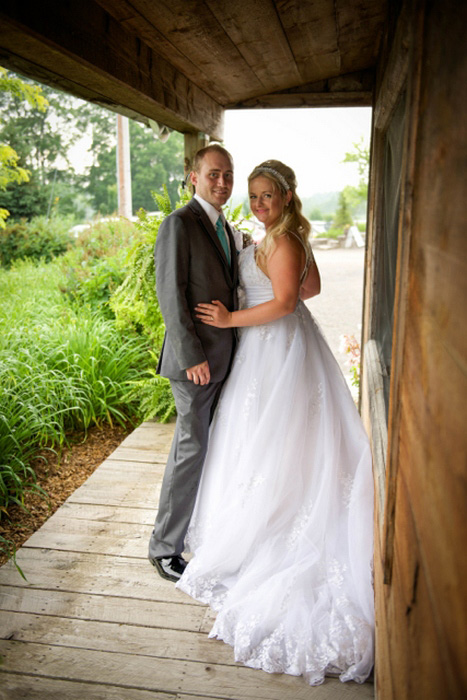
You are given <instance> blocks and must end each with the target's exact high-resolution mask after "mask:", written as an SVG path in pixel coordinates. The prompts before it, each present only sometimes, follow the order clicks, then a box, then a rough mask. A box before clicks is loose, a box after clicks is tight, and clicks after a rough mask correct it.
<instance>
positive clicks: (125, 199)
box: [117, 114, 133, 219]
mask: <svg viewBox="0 0 467 700" xmlns="http://www.w3.org/2000/svg"><path fill="white" fill-rule="evenodd" d="M117 189H118V215H119V216H125V217H126V218H127V219H130V218H131V215H132V213H133V211H132V201H131V170H130V130H129V122H128V117H123V116H122V115H121V114H117Z"/></svg>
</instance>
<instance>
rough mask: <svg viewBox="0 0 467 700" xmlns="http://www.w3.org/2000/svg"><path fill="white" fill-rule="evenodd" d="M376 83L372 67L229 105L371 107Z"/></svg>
mask: <svg viewBox="0 0 467 700" xmlns="http://www.w3.org/2000/svg"><path fill="white" fill-rule="evenodd" d="M373 85H374V71H373V70H372V69H370V70H364V71H359V72H357V73H347V74H346V75H340V76H337V77H335V78H329V79H328V80H318V81H316V82H313V83H307V84H305V85H299V86H297V87H294V88H290V89H289V90H281V91H279V92H274V93H269V94H267V95H258V96H256V97H253V98H250V99H248V100H242V101H240V102H236V103H234V104H229V105H227V108H228V109H254V108H275V107H367V106H371V105H372V103H373Z"/></svg>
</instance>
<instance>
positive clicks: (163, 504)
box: [149, 380, 223, 558]
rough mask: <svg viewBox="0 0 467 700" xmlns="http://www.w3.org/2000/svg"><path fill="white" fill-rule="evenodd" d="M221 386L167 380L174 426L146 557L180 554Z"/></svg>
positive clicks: (218, 383) (217, 384) (217, 383)
mask: <svg viewBox="0 0 467 700" xmlns="http://www.w3.org/2000/svg"><path fill="white" fill-rule="evenodd" d="M222 384H223V382H216V383H213V384H211V383H210V384H206V385H205V386H200V385H199V384H193V382H189V381H186V382H180V381H173V380H170V386H171V387H172V392H173V395H174V399H175V406H176V407H177V423H176V426H175V434H174V439H173V442H172V447H171V449H170V454H169V458H168V460H167V465H166V468H165V472H164V479H163V481H162V490H161V495H160V500H159V510H158V513H157V517H156V522H155V524H154V530H153V532H152V535H151V539H150V541H149V557H150V558H153V557H170V556H175V555H178V554H181V553H182V552H183V549H184V543H185V535H186V532H187V529H188V525H189V523H190V519H191V515H192V512H193V508H194V506H195V501H196V494H197V492H198V485H199V481H200V478H201V472H202V469H203V464H204V458H205V456H206V450H207V447H208V439H209V423H210V422H211V418H212V414H213V412H214V408H215V406H216V403H217V400H218V398H219V394H220V390H221V388H222Z"/></svg>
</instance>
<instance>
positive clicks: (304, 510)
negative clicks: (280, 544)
mask: <svg viewBox="0 0 467 700" xmlns="http://www.w3.org/2000/svg"><path fill="white" fill-rule="evenodd" d="M312 508H313V502H312V501H310V502H309V503H308V504H307V505H303V506H302V507H301V508H300V510H299V512H298V513H297V516H296V517H295V519H294V521H293V524H292V529H291V531H290V533H289V536H288V537H287V541H286V547H287V549H295V548H296V546H297V543H298V540H299V538H300V536H301V535H302V533H303V532H304V531H305V529H306V526H307V524H308V521H309V519H310V516H311V512H312Z"/></svg>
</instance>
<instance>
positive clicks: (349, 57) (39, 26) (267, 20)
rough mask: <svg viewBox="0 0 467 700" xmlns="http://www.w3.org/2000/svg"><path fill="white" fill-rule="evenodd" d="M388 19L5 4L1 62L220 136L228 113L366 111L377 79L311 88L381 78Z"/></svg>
mask: <svg viewBox="0 0 467 700" xmlns="http://www.w3.org/2000/svg"><path fill="white" fill-rule="evenodd" d="M385 16H386V2H385V0H357V1H356V2H349V1H348V0H339V1H338V2H336V1H335V0H317V1H316V2H313V3H309V2H307V3H303V2H299V1H298V0H278V1H276V2H274V1H273V0H246V1H245V2H242V3H233V2H229V1H228V0H218V1H217V2H214V1H211V0H204V1H198V0H173V2H171V3H165V2H162V0H158V1H157V2H153V1H152V0H116V1H115V0H82V2H80V3H72V5H71V6H70V7H68V6H65V5H63V3H60V2H58V0H49V1H48V2H47V3H46V5H45V6H44V5H41V6H39V5H38V4H37V3H35V2H33V0H24V2H22V3H14V2H5V3H3V4H2V8H1V9H0V18H1V20H2V22H1V29H0V60H1V62H2V64H3V65H4V66H6V67H9V68H12V69H13V70H17V71H19V72H22V73H24V74H25V75H28V76H30V77H33V78H36V79H38V80H41V81H44V82H46V83H48V84H50V85H52V86H55V87H58V88H59V89H63V90H66V91H68V92H71V93H72V94H74V95H77V96H78V97H82V98H84V99H87V100H90V101H92V102H94V103H96V104H99V105H102V106H105V107H107V108H108V109H112V110H114V111H117V112H119V113H121V114H125V115H126V116H129V117H131V118H134V119H139V120H141V121H143V122H146V123H147V122H148V119H152V120H155V121H158V122H161V123H164V124H167V125H168V126H170V127H171V128H173V129H177V130H179V131H183V132H184V133H191V134H194V135H196V134H198V133H203V134H207V135H208V136H209V137H212V138H215V139H218V140H221V139H222V136H223V133H222V130H223V117H222V115H223V108H226V107H229V106H230V105H236V106H237V107H240V106H241V107H251V106H255V107H268V106H271V105H272V106H279V105H280V106H283V107H286V106H289V107H290V106H312V105H316V106H340V105H364V104H365V105H366V104H369V103H370V96H371V94H372V88H373V84H374V81H373V78H372V79H371V85H370V87H369V89H368V90H367V89H365V90H357V89H354V90H353V91H351V92H352V94H348V92H350V91H347V90H346V89H343V90H339V89H334V90H327V89H326V90H324V91H323V92H314V91H312V93H311V94H310V91H309V90H308V85H309V83H311V82H316V81H319V80H329V79H334V78H338V77H341V76H344V75H346V74H348V73H355V72H356V71H361V70H368V69H370V70H373V69H374V67H375V64H376V58H377V54H378V49H379V45H380V41H381V36H382V30H383V25H384V21H385ZM288 89H294V90H295V94H294V95H293V96H291V95H290V94H288V93H284V94H283V95H282V96H280V94H281V92H282V91H284V90H288ZM261 96H263V98H262V99H260V98H261ZM250 100H251V102H250Z"/></svg>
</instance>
